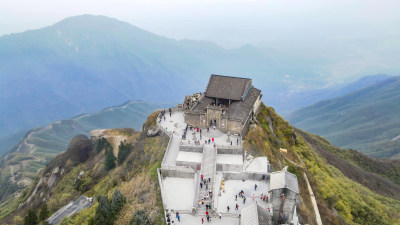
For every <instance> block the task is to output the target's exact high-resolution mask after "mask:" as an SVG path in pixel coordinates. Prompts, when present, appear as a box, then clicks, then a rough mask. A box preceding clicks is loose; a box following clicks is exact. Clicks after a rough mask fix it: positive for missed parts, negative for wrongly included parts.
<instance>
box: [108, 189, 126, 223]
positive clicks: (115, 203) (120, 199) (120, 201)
mask: <svg viewBox="0 0 400 225" xmlns="http://www.w3.org/2000/svg"><path fill="white" fill-rule="evenodd" d="M124 203H125V198H124V196H123V195H122V194H121V192H120V191H119V190H118V189H117V190H115V191H114V194H113V196H112V199H111V212H112V214H113V216H114V217H115V216H116V215H117V214H118V212H119V211H120V210H121V209H122V207H123V206H124Z"/></svg>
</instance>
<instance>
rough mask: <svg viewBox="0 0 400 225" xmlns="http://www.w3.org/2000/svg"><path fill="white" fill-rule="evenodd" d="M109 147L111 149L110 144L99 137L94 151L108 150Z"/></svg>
mask: <svg viewBox="0 0 400 225" xmlns="http://www.w3.org/2000/svg"><path fill="white" fill-rule="evenodd" d="M110 147H111V144H110V142H108V141H107V139H105V138H104V137H101V138H100V139H99V141H98V142H97V147H96V150H97V152H101V150H103V149H108V148H110Z"/></svg>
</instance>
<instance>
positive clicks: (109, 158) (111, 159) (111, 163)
mask: <svg viewBox="0 0 400 225" xmlns="http://www.w3.org/2000/svg"><path fill="white" fill-rule="evenodd" d="M115 159H116V158H115V156H114V153H113V151H112V147H111V146H110V147H109V148H108V149H106V159H105V160H104V165H105V166H106V169H107V170H111V169H113V168H114V167H115Z"/></svg>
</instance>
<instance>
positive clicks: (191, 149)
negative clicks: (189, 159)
mask: <svg viewBox="0 0 400 225" xmlns="http://www.w3.org/2000/svg"><path fill="white" fill-rule="evenodd" d="M179 151H183V152H199V153H203V146H189V145H179Z"/></svg>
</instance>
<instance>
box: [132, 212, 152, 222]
mask: <svg viewBox="0 0 400 225" xmlns="http://www.w3.org/2000/svg"><path fill="white" fill-rule="evenodd" d="M129 225H152V223H151V222H150V220H149V218H148V217H147V213H146V211H144V210H137V211H136V212H135V214H133V216H132V219H131V221H130V222H129Z"/></svg>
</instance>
